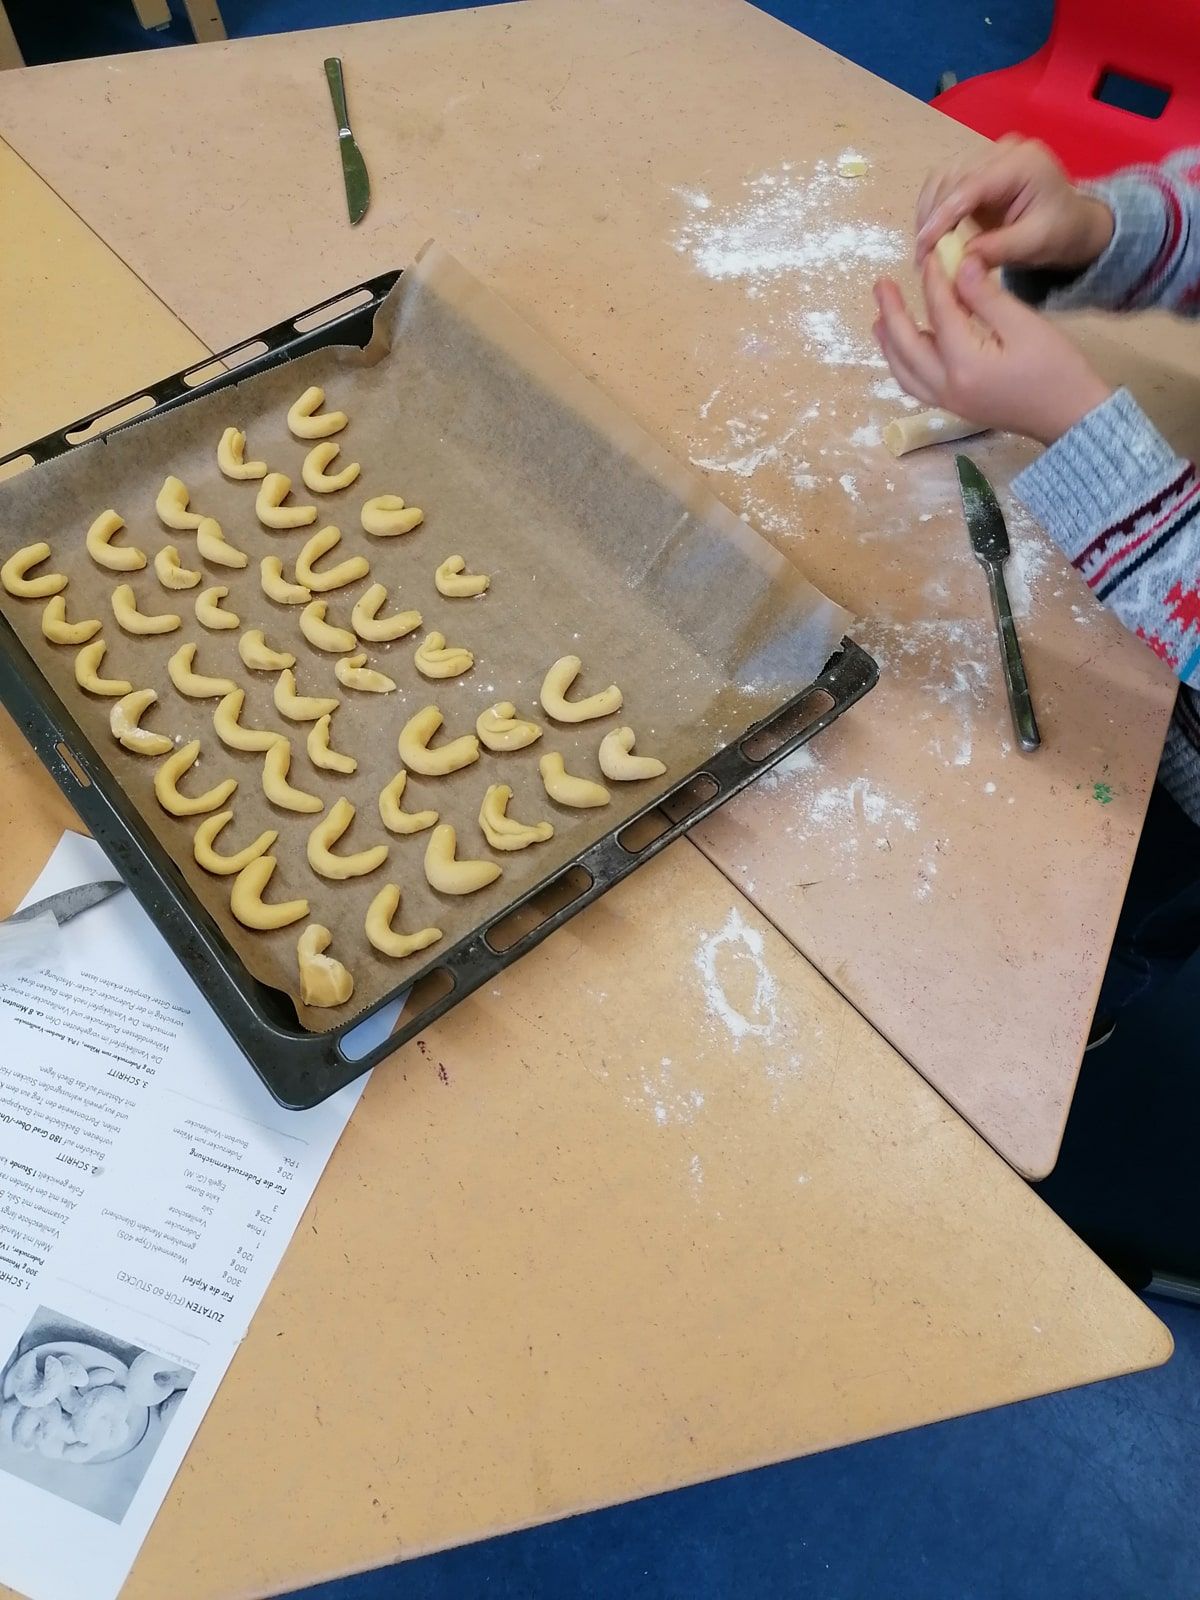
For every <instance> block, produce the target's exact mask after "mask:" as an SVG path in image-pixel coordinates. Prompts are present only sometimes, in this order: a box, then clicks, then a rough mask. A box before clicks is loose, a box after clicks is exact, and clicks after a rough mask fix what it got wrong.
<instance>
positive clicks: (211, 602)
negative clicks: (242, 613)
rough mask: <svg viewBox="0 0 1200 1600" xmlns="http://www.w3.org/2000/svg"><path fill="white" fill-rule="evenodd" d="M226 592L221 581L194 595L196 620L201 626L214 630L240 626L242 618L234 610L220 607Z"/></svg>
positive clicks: (227, 591)
mask: <svg viewBox="0 0 1200 1600" xmlns="http://www.w3.org/2000/svg"><path fill="white" fill-rule="evenodd" d="M228 593H229V590H228V589H227V588H226V587H225V585H224V584H223V583H214V584H213V586H212V588H211V589H202V590H201V591H200V593H199V594H198V595H197V596H196V621H197V622H198V623H200V625H201V627H204V628H213V629H216V630H219V629H223V628H240V627H241V625H242V619H241V617H239V616H238V614H237V612H236V611H223V610H222V609H221V601H222V600H224V599H225V597H226V596H227V595H228Z"/></svg>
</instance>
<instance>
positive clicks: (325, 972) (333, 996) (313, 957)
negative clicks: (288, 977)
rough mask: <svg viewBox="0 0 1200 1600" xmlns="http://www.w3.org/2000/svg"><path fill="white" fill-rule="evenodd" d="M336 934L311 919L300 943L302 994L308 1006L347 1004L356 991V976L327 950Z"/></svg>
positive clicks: (299, 957) (297, 951)
mask: <svg viewBox="0 0 1200 1600" xmlns="http://www.w3.org/2000/svg"><path fill="white" fill-rule="evenodd" d="M332 943H333V935H332V934H331V933H330V931H329V929H328V928H323V927H322V926H321V924H320V923H319V922H310V923H309V925H308V927H307V928H305V930H304V932H303V933H302V934H301V935H300V938H299V940H298V942H297V944H296V960H297V962H298V963H299V966H300V998H301V1000H303V1002H304V1004H305V1005H306V1006H344V1005H345V1004H346V1001H347V1000H349V998H350V996H351V995H352V994H353V993H354V979H353V977H352V976H351V974H350V972H349V971H348V969H347V968H346V967H344V966H343V965H342V963H341V962H340V961H338V960H337V959H336V958H335V957H334V956H327V955H326V954H325V952H326V950H328V949H329V946H330V945H331V944H332Z"/></svg>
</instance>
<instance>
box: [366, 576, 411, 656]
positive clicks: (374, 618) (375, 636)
mask: <svg viewBox="0 0 1200 1600" xmlns="http://www.w3.org/2000/svg"><path fill="white" fill-rule="evenodd" d="M387 597H388V592H387V590H386V589H385V588H384V586H383V584H382V583H373V584H372V585H371V587H370V588H369V589H367V590H366V591H365V592H364V593H363V594H362V595H361V596H360V597H359V600H358V602H357V604H356V605H355V607H354V610H353V611H352V612H351V613H350V622H351V624H352V626H353V628H354V631H355V633H356V634H357V635H358V637H359V638H360V639H366V640H368V641H369V642H370V643H371V644H386V643H388V642H389V641H390V640H392V639H403V637H404V635H405V634H406V633H411V632H412V631H413V629H414V628H419V627H420V626H421V613H420V612H419V611H397V612H396V613H395V614H394V615H393V616H390V617H381V616H380V615H379V609H380V607H381V606H383V605H386V604H387Z"/></svg>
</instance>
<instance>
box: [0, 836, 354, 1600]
mask: <svg viewBox="0 0 1200 1600" xmlns="http://www.w3.org/2000/svg"><path fill="white" fill-rule="evenodd" d="M113 876H115V874H114V872H113V869H112V867H111V865H110V863H109V862H108V860H107V858H106V857H105V855H104V853H103V851H101V850H100V849H99V847H98V846H97V845H95V844H94V843H92V841H91V840H88V839H83V838H80V837H79V836H78V835H75V834H66V835H65V836H64V837H63V839H62V841H61V843H60V844H59V846H58V849H57V850H56V851H55V853H54V855H53V857H52V858H51V860H50V862H49V864H48V866H47V867H46V870H45V871H44V872H43V873H42V875H41V877H40V878H39V879H38V881H37V883H36V884H35V885H34V887H33V889H32V890H31V891H30V894H29V897H28V899H29V900H30V901H33V900H39V899H42V898H43V897H44V896H46V895H48V894H52V893H54V892H55V891H56V890H59V889H66V888H70V887H71V886H73V885H75V884H79V883H88V882H92V881H94V880H95V879H98V878H111V877H113ZM364 1083H365V1079H364V1080H360V1081H359V1082H358V1083H354V1084H351V1085H349V1086H348V1087H347V1088H345V1089H343V1090H341V1091H340V1092H339V1093H338V1094H336V1095H335V1096H334V1097H333V1098H332V1099H330V1100H327V1101H326V1102H325V1103H324V1104H323V1105H321V1106H318V1107H316V1108H315V1109H314V1110H311V1111H286V1110H284V1109H283V1108H282V1107H280V1106H278V1105H277V1104H276V1103H275V1101H274V1100H272V1099H271V1097H270V1095H269V1094H268V1093H267V1092H266V1090H265V1089H264V1088H263V1087H262V1086H261V1084H260V1083H259V1081H258V1079H257V1078H256V1077H255V1075H254V1073H253V1071H252V1069H251V1068H250V1066H249V1065H248V1063H247V1062H246V1061H245V1060H244V1059H243V1058H242V1056H241V1054H240V1053H239V1051H238V1050H237V1048H236V1046H235V1045H233V1043H232V1042H231V1041H230V1039H229V1038H228V1037H227V1035H226V1034H225V1032H224V1030H223V1029H222V1028H221V1026H220V1024H219V1023H218V1022H217V1021H216V1019H215V1018H214V1017H213V1015H212V1013H211V1012H210V1011H209V1010H208V1008H207V1006H206V1004H205V1002H204V1000H203V998H202V996H201V994H200V992H199V990H198V989H197V988H196V987H195V985H194V984H193V983H192V981H191V980H190V978H189V977H188V976H187V975H186V973H185V972H184V970H183V968H182V967H181V966H180V965H179V963H178V962H177V961H176V960H175V957H174V956H173V955H172V953H171V951H170V949H169V947H168V946H167V944H166V943H165V941H164V940H163V939H162V937H161V936H160V935H159V933H158V932H157V931H156V929H155V928H154V927H153V926H152V924H151V923H150V921H149V919H148V918H147V917H146V916H145V914H144V913H143V912H142V910H141V909H140V907H139V906H138V905H137V903H136V902H135V901H134V899H133V897H132V896H131V895H129V894H128V893H124V894H118V895H117V896H115V897H114V898H113V899H112V900H109V901H108V902H106V903H105V904H104V905H102V906H99V907H96V908H95V909H93V910H90V911H88V912H86V913H84V914H83V915H82V916H80V917H78V918H76V919H75V921H74V922H72V923H71V924H70V927H69V929H68V937H66V938H65V939H64V940H63V948H62V951H61V953H60V955H59V957H58V959H57V960H56V961H55V963H54V966H53V967H52V968H50V969H43V970H41V971H38V972H33V973H27V974H23V975H20V976H7V977H5V978H4V979H3V980H0V1362H2V1363H3V1366H2V1367H0V1372H3V1374H4V1388H5V1393H6V1396H7V1395H8V1394H9V1392H10V1391H12V1390H13V1389H14V1385H17V1383H18V1379H19V1380H20V1383H19V1387H20V1389H21V1393H22V1394H23V1395H24V1396H26V1397H27V1399H28V1400H30V1401H35V1400H37V1399H39V1398H40V1397H41V1395H42V1393H44V1392H46V1391H47V1390H51V1389H53V1390H55V1391H61V1399H62V1400H65V1402H66V1405H67V1407H68V1410H69V1409H70V1408H72V1407H73V1408H74V1412H73V1414H70V1415H68V1413H67V1412H65V1411H64V1410H63V1406H62V1404H61V1402H60V1400H59V1399H54V1400H53V1401H51V1402H50V1405H49V1408H43V1407H39V1406H37V1405H34V1404H28V1405H26V1404H23V1403H22V1401H21V1400H20V1399H18V1398H17V1396H16V1395H13V1396H12V1399H13V1403H12V1404H10V1405H8V1407H7V1408H6V1410H5V1411H4V1412H0V1416H3V1417H5V1419H6V1420H5V1423H4V1424H0V1582H3V1583H6V1584H9V1585H11V1587H13V1588H14V1589H17V1590H20V1591H21V1592H22V1593H24V1594H27V1595H29V1596H31V1597H32V1600H112V1597H114V1596H116V1595H117V1593H118V1592H119V1590H120V1588H121V1586H122V1584H123V1583H124V1581H125V1578H126V1576H127V1575H128V1572H129V1568H130V1566H131V1565H132V1563H133V1560H134V1557H135V1556H136V1555H137V1552H138V1550H139V1548H140V1547H141V1544H142V1541H143V1539H144V1538H145V1536H146V1533H147V1531H148V1530H149V1527H150V1524H151V1522H152V1521H153V1520H154V1517H155V1514H156V1513H157V1511H158V1508H159V1506H160V1505H161V1504H162V1501H163V1499H164V1498H165V1496H166V1494H167V1491H168V1490H169V1488H170V1485H171V1480H172V1479H173V1478H174V1476H175V1473H176V1471H177V1470H178V1468H179V1464H180V1462H181V1461H182V1460H183V1457H184V1454H185V1452H186V1451H187V1448H188V1445H189V1444H190V1443H191V1441H192V1438H193V1437H194V1435H195V1433H196V1430H197V1428H198V1427H199V1426H200V1423H201V1420H202V1419H203V1417H204V1413H205V1411H206V1410H207V1408H208V1405H209V1403H210V1401H211V1400H212V1398H213V1395H214V1394H215V1393H216V1390H217V1386H218V1384H219V1383H220V1381H221V1379H222V1377H223V1376H224V1374H225V1371H226V1369H227V1368H228V1366H229V1363H230V1361H231V1360H232V1358H233V1355H234V1352H235V1350H236V1349H237V1346H238V1344H239V1342H240V1341H241V1339H242V1337H243V1336H244V1334H245V1332H246V1328H247V1327H248V1325H249V1322H250V1318H251V1317H252V1316H253V1315H254V1312H255V1309H256V1308H257V1306H258V1304H259V1302H260V1300H261V1299H262V1296H263V1293H264V1292H265V1290H266V1288H267V1285H268V1284H269V1282H270V1281H271V1276H272V1274H273V1273H274V1271H275V1269H276V1267H277V1266H278V1265H279V1262H280V1260H281V1259H282V1256H283V1252H284V1250H285V1249H286V1248H287V1244H288V1241H289V1240H290V1238H291V1236H292V1233H293V1232H294V1230H295V1228H296V1225H297V1223H298V1222H299V1220H300V1217H301V1214H302V1212H303V1210H304V1207H305V1206H306V1204H307V1202H308V1199H309V1197H310V1195H311V1194H312V1191H313V1189H314V1187H315V1186H316V1183H317V1180H318V1179H319V1178H320V1176H321V1172H322V1170H323V1169H324V1166H325V1163H326V1161H327V1160H328V1158H329V1155H330V1153H331V1152H332V1150H333V1147H334V1145H335V1144H336V1143H337V1140H338V1137H339V1135H340V1134H341V1132H342V1129H343V1128H344V1127H345V1125H346V1122H347V1120H348V1119H349V1117H350V1113H351V1112H352V1111H353V1109H354V1107H355V1105H356V1104H357V1102H358V1097H359V1095H360V1094H361V1093H362V1089H363V1085H364ZM55 1343H57V1344H60V1345H61V1344H64V1343H65V1344H66V1345H68V1346H70V1347H71V1348H70V1349H69V1350H68V1351H67V1352H66V1354H67V1355H68V1356H70V1355H72V1354H73V1355H75V1356H76V1357H77V1358H78V1360H79V1361H80V1364H81V1367H82V1368H84V1369H87V1368H89V1367H91V1366H92V1363H95V1366H94V1367H92V1372H93V1377H92V1379H91V1380H89V1382H88V1385H87V1387H86V1388H82V1389H76V1388H73V1387H72V1386H71V1385H70V1384H69V1383H68V1382H67V1378H66V1374H68V1373H70V1372H73V1373H74V1374H75V1376H76V1379H77V1380H78V1378H79V1371H80V1369H79V1368H75V1367H72V1366H71V1364H70V1362H69V1361H66V1362H63V1361H61V1360H60V1361H59V1362H58V1364H57V1365H51V1366H50V1368H49V1376H47V1367H46V1359H45V1358H46V1355H47V1354H48V1353H49V1354H53V1353H54V1352H53V1351H50V1352H47V1351H46V1349H45V1346H47V1345H50V1344H55ZM31 1350H32V1351H35V1352H36V1354H34V1355H33V1357H32V1360H26V1361H25V1363H24V1365H23V1366H22V1367H21V1368H20V1369H17V1368H16V1362H17V1361H18V1360H19V1359H20V1358H22V1357H23V1356H27V1355H28V1353H29V1352H30V1351H31ZM142 1351H146V1352H149V1356H148V1357H147V1359H146V1360H143V1361H141V1362H139V1364H138V1368H137V1381H136V1382H134V1380H133V1379H132V1378H130V1379H129V1380H128V1381H127V1383H126V1394H125V1396H124V1399H123V1400H111V1401H110V1400H108V1399H105V1400H100V1399H97V1398H96V1392H97V1391H98V1390H99V1389H102V1388H103V1387H105V1386H106V1385H105V1384H104V1382H103V1381H102V1369H103V1368H104V1367H105V1366H106V1364H107V1363H112V1370H114V1371H115V1370H116V1363H113V1357H116V1358H118V1360H119V1361H120V1362H123V1363H124V1364H125V1365H126V1366H129V1365H130V1364H131V1363H132V1361H133V1360H135V1359H136V1358H137V1356H138V1354H139V1353H140V1352H142ZM62 1354H63V1352H62V1351H61V1350H60V1352H59V1355H60V1356H61V1355H62ZM31 1369H32V1370H31ZM168 1385H170V1386H172V1391H171V1392H172V1394H173V1395H174V1398H170V1397H168V1398H166V1399H165V1400H164V1401H162V1402H160V1403H157V1404H150V1405H149V1406H147V1408H146V1427H145V1432H144V1435H143V1436H142V1437H141V1438H140V1439H139V1440H137V1442H133V1440H134V1436H135V1435H136V1434H138V1433H139V1432H140V1428H141V1407H140V1406H135V1405H133V1403H132V1400H133V1395H134V1394H137V1395H144V1394H145V1391H146V1388H147V1386H149V1387H150V1398H151V1400H155V1399H156V1398H157V1396H158V1395H159V1393H160V1391H163V1390H165V1389H166V1387H167V1386H168ZM175 1385H185V1387H183V1388H177V1387H174V1386H175ZM130 1391H133V1393H132V1394H131V1393H130ZM81 1398H82V1400H83V1401H84V1402H85V1403H84V1405H83V1407H82V1410H81ZM122 1406H125V1407H126V1409H125V1410H121V1409H120V1408H121V1407H122ZM54 1407H57V1409H58V1416H57V1417H55V1416H54V1415H53V1409H54ZM30 1411H33V1412H39V1411H41V1412H42V1415H41V1416H35V1417H33V1418H32V1419H30V1418H29V1417H28V1416H26V1418H25V1420H24V1422H22V1421H21V1416H22V1413H26V1412H30ZM117 1411H120V1415H119V1416H116V1415H114V1414H113V1413H115V1412H117ZM126 1411H127V1413H128V1419H129V1420H128V1421H127V1419H126ZM80 1415H82V1416H83V1419H84V1420H83V1422H82V1423H80V1424H79V1425H78V1426H77V1425H76V1422H75V1418H76V1417H78V1416H80ZM14 1426H18V1428H19V1431H20V1432H22V1434H23V1435H24V1434H25V1433H26V1432H27V1431H30V1430H31V1431H34V1432H35V1433H36V1434H37V1436H38V1443H37V1444H35V1446H34V1448H22V1447H21V1446H19V1445H18V1444H17V1443H15V1442H14V1440H13V1438H12V1429H13V1427H14ZM105 1430H108V1432H106V1431H105ZM111 1432H116V1433H118V1434H119V1435H120V1437H119V1441H118V1445H117V1448H118V1449H123V1450H124V1452H125V1453H123V1454H120V1455H119V1456H117V1457H116V1458H115V1459H112V1460H100V1459H95V1460H91V1459H79V1457H80V1456H82V1455H86V1454H87V1453H88V1452H89V1451H94V1450H96V1449H97V1446H98V1444H99V1442H100V1440H101V1439H102V1438H107V1437H108V1436H109V1433H111ZM76 1433H81V1434H82V1435H83V1436H84V1438H85V1440H86V1439H88V1438H90V1439H91V1440H93V1441H94V1442H93V1443H90V1444H89V1443H86V1442H84V1443H83V1444H82V1446H81V1448H79V1449H76V1450H74V1451H71V1450H68V1451H67V1455H68V1456H74V1458H75V1459H64V1458H53V1457H51V1456H48V1455H46V1454H44V1453H43V1450H49V1451H55V1450H56V1449H57V1448H59V1447H60V1446H62V1445H63V1440H64V1436H68V1437H70V1438H71V1439H72V1440H73V1441H74V1442H77V1443H78V1442H79V1441H78V1440H76V1439H75V1435H76Z"/></svg>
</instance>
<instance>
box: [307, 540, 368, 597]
mask: <svg viewBox="0 0 1200 1600" xmlns="http://www.w3.org/2000/svg"><path fill="white" fill-rule="evenodd" d="M341 542H342V530H341V529H340V528H335V527H334V526H333V524H332V523H330V525H329V526H328V527H327V528H321V529H320V530H319V531H318V532H317V533H314V534H313V536H312V538H311V539H310V540H309V541H308V543H307V544H306V545H305V546H304V549H303V550H301V552H300V554H299V555H298V556H297V557H296V582H297V583H302V584H304V585H305V587H306V588H308V589H311V590H312V591H313V593H314V594H325V593H327V592H328V591H329V590H330V589H344V588H345V587H346V585H347V584H348V583H357V582H358V580H359V579H360V578H365V577H366V575H367V573H368V572H370V570H371V563H370V562H369V561H368V560H367V558H366V556H348V557H347V558H346V560H345V561H339V562H338V564H337V566H335V567H326V569H325V570H324V572H316V571H314V570H313V569H314V567H315V565H316V563H317V562H318V561H320V559H321V557H322V556H325V555H328V554H329V552H330V551H331V550H334V549H336V548H337V546H338V545H339V544H341Z"/></svg>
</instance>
